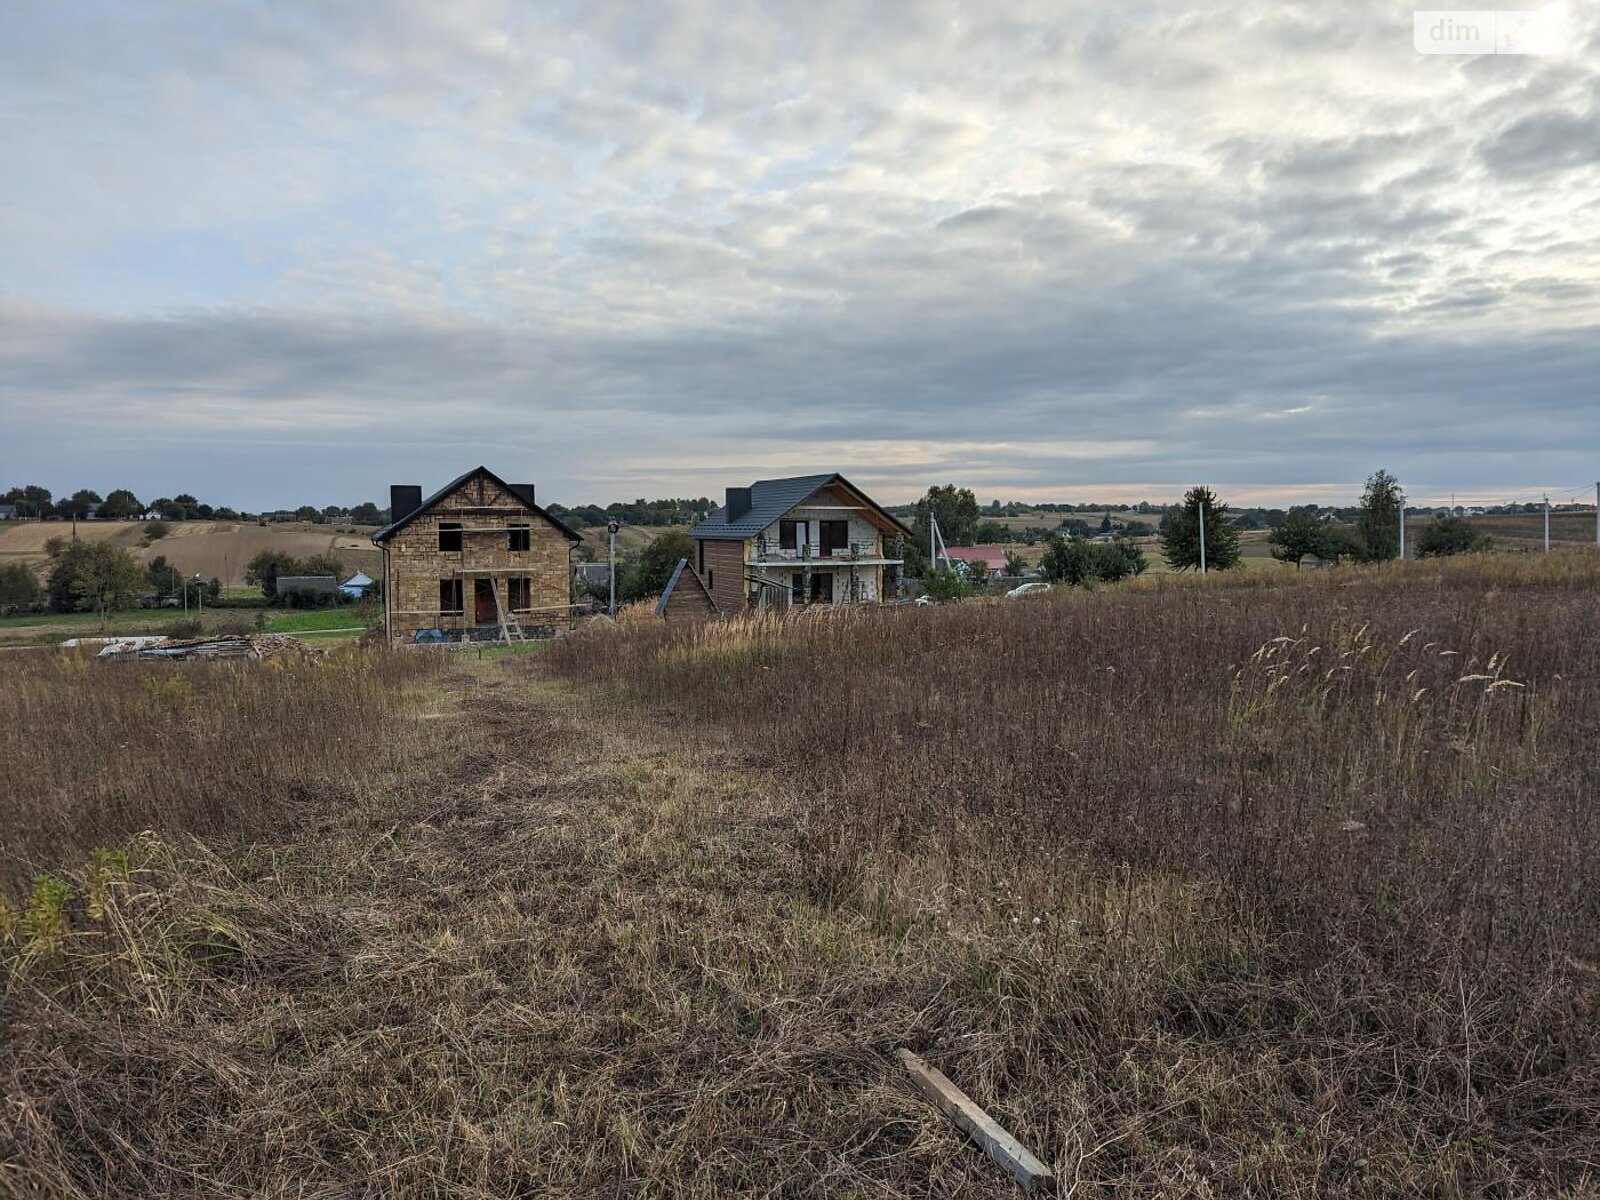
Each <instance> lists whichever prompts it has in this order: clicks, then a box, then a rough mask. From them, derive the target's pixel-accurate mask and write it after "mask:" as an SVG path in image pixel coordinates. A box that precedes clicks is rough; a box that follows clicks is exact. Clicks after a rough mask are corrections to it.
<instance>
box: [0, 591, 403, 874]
mask: <svg viewBox="0 0 1600 1200" xmlns="http://www.w3.org/2000/svg"><path fill="white" fill-rule="evenodd" d="M166 619H167V623H168V624H171V623H172V618H171V615H170V614H168V615H167V618H166ZM238 619H239V618H238V616H237V614H234V620H235V621H237V620H238ZM91 653H92V652H91ZM433 666H434V663H433V661H432V660H429V659H426V658H418V657H404V656H402V657H391V656H384V655H366V654H357V653H354V652H350V651H344V652H339V653H333V654H329V655H327V656H322V657H317V658H315V659H313V660H311V661H308V662H304V663H286V662H283V661H279V660H273V661H268V662H264V663H228V662H224V663H193V664H154V665H144V664H138V665H136V664H130V663H99V662H95V661H94V660H93V659H92V658H90V657H87V656H77V655H66V654H34V653H29V654H21V653H18V654H12V655H9V656H7V658H6V660H5V668H4V669H5V677H4V684H3V686H0V797H4V799H5V811H4V817H3V825H0V829H3V833H4V853H3V854H0V894H5V893H8V892H9V893H10V894H11V896H12V897H13V898H15V896H16V895H17V894H18V893H19V892H20V891H21V890H23V886H24V884H25V883H26V881H27V880H28V879H29V878H30V877H31V876H32V875H33V874H34V873H35V872H36V871H40V870H45V869H49V868H52V867H54V866H56V865H57V864H60V863H62V862H70V861H73V860H76V859H81V858H82V857H83V856H84V855H86V854H88V853H89V851H90V850H91V849H93V848H94V847H96V846H106V845H116V844H118V843H120V842H121V841H122V840H123V839H125V838H126V837H128V836H129V835H130V834H133V833H136V832H138V831H139V830H142V829H147V828H160V829H162V830H165V831H168V832H206V833H210V832H216V831H218V830H223V829H233V830H252V831H255V830H260V829H262V827H263V824H264V821H265V818H266V815H267V814H268V813H270V812H272V811H274V810H281V809H282V808H284V807H285V806H287V805H289V804H292V803H294V802H298V801H303V800H304V799H306V798H307V797H314V796H320V795H323V794H326V793H328V792H329V791H330V790H331V791H332V792H334V793H335V794H337V793H340V792H343V791H345V790H347V789H349V788H351V787H353V786H356V785H357V784H358V783H360V782H361V780H362V779H363V778H364V777H367V776H370V775H372V774H374V773H375V772H377V771H379V770H381V768H382V763H383V761H384V759H385V757H386V755H387V753H388V746H387V743H386V742H385V740H384V738H383V737H381V736H379V735H380V734H381V732H382V730H383V729H384V727H385V724H386V722H388V721H389V720H390V718H392V716H393V715H394V713H395V710H396V706H397V704H398V703H399V702H400V700H399V696H400V690H401V688H402V686H403V685H404V684H405V683H406V682H407V681H410V680H418V679H421V678H422V677H424V676H425V675H426V674H428V673H429V672H430V670H431V668H432V667H433ZM400 728H402V729H403V728H404V726H401V727H400Z"/></svg>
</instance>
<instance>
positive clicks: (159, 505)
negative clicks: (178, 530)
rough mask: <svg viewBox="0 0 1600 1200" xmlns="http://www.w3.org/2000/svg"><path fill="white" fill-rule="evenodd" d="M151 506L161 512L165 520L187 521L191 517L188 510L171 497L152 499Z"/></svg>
mask: <svg viewBox="0 0 1600 1200" xmlns="http://www.w3.org/2000/svg"><path fill="white" fill-rule="evenodd" d="M150 507H151V508H153V509H154V510H155V511H156V512H158V513H160V514H161V519H162V520H163V521H186V520H188V519H189V512H188V510H187V509H185V508H184V507H183V505H181V504H179V503H178V502H177V501H176V500H172V499H169V498H168V497H166V496H162V497H161V498H160V499H159V500H152V501H150Z"/></svg>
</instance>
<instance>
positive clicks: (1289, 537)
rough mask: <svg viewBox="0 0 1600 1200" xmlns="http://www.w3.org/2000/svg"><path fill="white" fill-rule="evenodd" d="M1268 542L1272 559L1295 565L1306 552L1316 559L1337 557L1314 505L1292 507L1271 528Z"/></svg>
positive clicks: (1297, 564)
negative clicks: (1278, 522)
mask: <svg viewBox="0 0 1600 1200" xmlns="http://www.w3.org/2000/svg"><path fill="white" fill-rule="evenodd" d="M1267 541H1268V542H1270V543H1271V544H1272V557H1273V558H1275V559H1277V560H1278V561H1279V562H1286V563H1294V565H1295V566H1297V567H1298V566H1299V565H1300V560H1301V559H1302V558H1304V557H1305V556H1306V555H1307V554H1315V555H1316V556H1317V557H1318V558H1337V557H1338V555H1337V554H1336V553H1334V550H1333V546H1332V544H1331V540H1330V539H1329V537H1328V529H1327V526H1326V525H1324V524H1323V521H1322V517H1321V516H1320V515H1319V511H1318V509H1317V506H1316V505H1315V504H1306V505H1302V506H1300V507H1299V508H1291V509H1290V510H1289V512H1288V515H1287V516H1285V517H1284V519H1283V521H1282V523H1281V524H1278V525H1274V526H1273V527H1272V532H1271V533H1270V534H1269V535H1268V536H1267Z"/></svg>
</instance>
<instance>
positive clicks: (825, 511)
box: [691, 474, 912, 613]
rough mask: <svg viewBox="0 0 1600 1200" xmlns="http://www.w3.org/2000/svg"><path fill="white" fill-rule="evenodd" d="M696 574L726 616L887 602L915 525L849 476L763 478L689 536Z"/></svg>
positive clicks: (737, 491)
mask: <svg viewBox="0 0 1600 1200" xmlns="http://www.w3.org/2000/svg"><path fill="white" fill-rule="evenodd" d="M691 536H692V537H693V538H694V542H695V563H694V568H695V572H696V574H698V575H699V576H700V579H701V580H702V581H703V582H704V584H705V587H706V590H707V591H709V592H710V593H711V596H712V599H713V600H715V602H716V605H717V608H718V609H719V610H720V611H722V612H724V613H736V612H743V611H744V610H745V609H747V608H762V609H777V608H789V607H793V606H805V605H836V604H860V603H870V602H872V601H876V600H882V599H886V598H887V597H888V596H889V594H890V593H891V592H892V590H893V585H894V583H895V581H896V579H897V578H898V573H899V569H900V567H901V565H902V560H901V559H900V558H899V557H898V556H897V554H896V553H895V545H894V543H895V542H896V541H897V540H899V539H905V540H908V541H909V540H910V538H911V536H912V534H911V530H909V529H907V528H906V527H905V525H903V524H901V522H899V521H898V520H896V519H895V518H894V517H892V516H890V515H889V514H888V513H887V512H885V511H884V510H883V509H882V508H881V507H880V506H879V505H878V504H877V503H875V502H874V501H873V500H872V499H871V498H870V497H869V496H868V495H867V494H866V493H865V492H863V491H861V490H860V489H859V488H857V487H856V486H855V485H853V484H852V483H851V482H850V481H849V480H848V479H846V478H845V477H844V476H843V475H839V474H832V475H802V476H798V477H795V478H790V479H761V480H757V481H756V482H755V483H752V484H751V485H750V486H749V487H739V488H729V489H728V490H727V503H725V504H724V505H723V506H722V507H721V508H719V509H717V510H716V512H714V513H712V514H711V515H710V516H709V517H707V518H706V519H705V520H704V521H702V522H701V523H700V524H699V525H697V526H695V529H694V532H693V534H692V535H691Z"/></svg>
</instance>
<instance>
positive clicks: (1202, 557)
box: [1195, 496, 1206, 575]
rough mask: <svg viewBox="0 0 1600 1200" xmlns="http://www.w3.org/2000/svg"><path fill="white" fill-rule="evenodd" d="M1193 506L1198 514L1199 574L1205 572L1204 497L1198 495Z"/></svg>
mask: <svg viewBox="0 0 1600 1200" xmlns="http://www.w3.org/2000/svg"><path fill="white" fill-rule="evenodd" d="M1195 508H1196V510H1197V511H1198V512H1199V514H1200V574H1202V575H1204V574H1205V573H1206V502H1205V497H1203V496H1202V497H1200V499H1198V500H1197V501H1196V502H1195Z"/></svg>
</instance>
